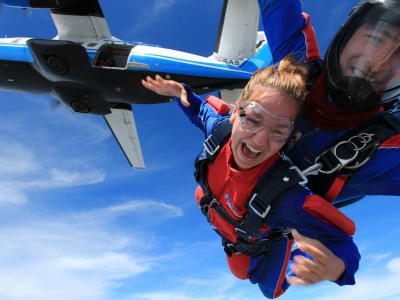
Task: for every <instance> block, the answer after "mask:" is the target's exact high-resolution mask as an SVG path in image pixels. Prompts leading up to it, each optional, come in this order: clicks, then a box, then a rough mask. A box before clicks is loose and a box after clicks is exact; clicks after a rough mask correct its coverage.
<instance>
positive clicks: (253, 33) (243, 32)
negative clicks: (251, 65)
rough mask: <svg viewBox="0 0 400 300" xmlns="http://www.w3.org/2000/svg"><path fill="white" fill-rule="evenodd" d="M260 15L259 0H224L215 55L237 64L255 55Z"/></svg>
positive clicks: (229, 62)
mask: <svg viewBox="0 0 400 300" xmlns="http://www.w3.org/2000/svg"><path fill="white" fill-rule="evenodd" d="M259 15H260V11H259V8H258V3H257V0H224V5H223V9H222V14H221V18H220V24H219V32H218V38H217V42H216V44H215V49H214V54H213V56H214V57H215V58H216V59H218V60H220V61H223V62H225V63H227V64H232V65H236V66H237V65H239V64H240V63H241V62H242V61H243V60H244V59H246V58H250V57H253V56H254V53H255V48H256V40H257V30H258V20H259Z"/></svg>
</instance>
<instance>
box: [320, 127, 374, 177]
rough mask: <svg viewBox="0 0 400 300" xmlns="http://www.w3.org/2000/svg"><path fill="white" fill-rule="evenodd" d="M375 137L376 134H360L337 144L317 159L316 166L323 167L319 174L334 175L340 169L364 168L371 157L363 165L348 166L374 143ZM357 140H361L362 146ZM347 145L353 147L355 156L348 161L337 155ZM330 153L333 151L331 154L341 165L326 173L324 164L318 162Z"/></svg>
mask: <svg viewBox="0 0 400 300" xmlns="http://www.w3.org/2000/svg"><path fill="white" fill-rule="evenodd" d="M373 136H374V134H369V133H365V132H362V133H360V134H358V135H355V136H352V137H351V138H349V139H348V140H347V141H342V142H339V143H337V144H336V145H335V146H334V147H332V148H330V149H328V150H325V151H324V152H322V153H321V154H320V155H319V156H318V157H317V158H316V159H315V164H316V165H317V164H320V165H321V167H320V168H318V172H320V173H322V174H332V173H334V172H336V171H338V170H340V169H342V168H346V169H356V168H358V167H360V166H362V165H363V164H365V163H366V162H367V161H368V160H369V157H367V159H365V160H364V161H362V162H361V163H358V164H357V163H356V164H355V165H354V166H347V165H348V164H350V163H351V162H353V161H354V160H355V159H356V158H357V156H358V154H359V153H360V151H361V150H364V149H365V147H367V145H368V144H369V143H370V142H371V141H372V137H373ZM356 138H358V139H359V142H360V144H361V145H358V144H357V142H356V141H355V139H356ZM347 143H349V144H351V145H352V146H353V151H354V155H353V156H352V157H350V158H347V159H346V158H341V157H339V155H338V153H337V151H338V148H339V147H340V146H341V145H345V144H347ZM328 151H331V152H332V153H333V155H334V156H335V158H336V159H337V160H338V161H339V163H338V164H337V165H336V166H335V167H334V168H333V169H332V170H329V171H325V170H323V169H322V164H321V163H318V161H319V159H320V158H321V156H323V155H325V153H327V152H328Z"/></svg>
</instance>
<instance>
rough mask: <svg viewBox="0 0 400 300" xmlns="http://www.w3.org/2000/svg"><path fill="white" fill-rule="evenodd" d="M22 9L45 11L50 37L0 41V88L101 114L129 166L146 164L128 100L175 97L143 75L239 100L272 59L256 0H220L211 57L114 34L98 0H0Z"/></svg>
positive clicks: (143, 101)
mask: <svg viewBox="0 0 400 300" xmlns="http://www.w3.org/2000/svg"><path fill="white" fill-rule="evenodd" d="M3 4H4V5H7V6H10V7H16V8H22V9H48V10H49V11H50V14H51V17H52V19H53V22H54V24H55V26H56V28H57V32H58V33H57V36H55V37H54V38H53V39H39V38H27V37H24V38H21V37H14V38H10V37H6V38H0V89H3V90H9V91H18V92H26V93H35V94H47V95H51V96H53V97H55V98H56V99H57V100H58V101H60V102H61V103H62V104H64V105H65V106H66V107H67V108H68V109H69V110H71V111H73V112H76V113H81V114H95V115H100V116H103V117H104V119H105V121H106V123H107V125H108V126H109V128H110V130H111V132H112V133H113V135H114V137H115V139H116V140H117V142H118V144H119V145H120V147H121V149H122V151H123V153H124V155H125V156H126V158H127V160H128V162H129V164H130V165H131V166H132V167H135V168H144V167H145V164H144V159H143V154H142V150H141V147H140V142H139V137H138V133H137V129H136V124H135V120H134V116H133V112H132V104H157V103H165V102H171V101H173V99H170V98H169V97H163V96H158V95H155V94H154V93H152V92H150V91H148V90H147V89H145V88H144V87H143V86H142V84H141V80H142V79H144V78H145V77H146V76H152V77H154V76H155V75H156V74H159V75H161V76H162V77H164V78H167V79H172V80H176V81H178V82H182V83H185V84H187V85H188V86H190V87H191V88H192V89H193V90H194V91H195V92H196V93H198V94H206V93H211V92H215V91H221V90H222V92H223V93H224V94H223V97H224V98H226V99H228V98H232V97H236V95H237V93H238V90H240V88H242V87H244V85H245V84H246V83H247V81H248V79H249V78H250V77H251V75H252V74H253V72H255V71H256V70H258V69H259V68H262V67H265V66H268V65H270V64H271V62H272V58H271V54H270V52H269V48H268V44H267V42H266V39H265V35H264V34H263V32H258V20H259V8H258V3H257V0H224V3H223V9H222V12H221V18H220V25H219V34H218V37H217V41H216V44H215V50H214V52H213V53H212V54H211V55H210V56H209V57H203V56H199V55H196V54H192V53H186V52H182V51H177V50H172V49H166V48H161V47H159V46H156V45H148V44H144V43H140V42H134V43H133V42H128V41H123V40H120V39H118V38H116V37H114V36H113V35H112V34H111V32H110V29H109V27H108V25H107V22H106V20H105V18H104V15H103V12H102V9H101V7H100V4H99V1H98V0H84V1H82V0H81V1H79V0H40V1H39V0H3Z"/></svg>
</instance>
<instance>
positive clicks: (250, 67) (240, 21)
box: [212, 0, 273, 103]
mask: <svg viewBox="0 0 400 300" xmlns="http://www.w3.org/2000/svg"><path fill="white" fill-rule="evenodd" d="M259 15H260V9H259V7H258V2H257V0H224V5H223V9H222V14H221V18H220V24H219V32H218V37H217V42H216V44H215V49H214V53H213V55H212V57H213V58H215V59H217V60H219V61H222V62H224V63H225V64H228V65H231V66H233V67H236V68H238V69H240V70H244V71H247V72H255V71H256V70H258V69H260V68H263V67H267V66H269V65H270V64H272V62H273V61H272V55H271V53H270V50H269V47H268V43H267V41H266V38H265V34H264V32H263V31H258V25H259ZM241 91H242V89H234V90H222V91H221V93H220V95H221V97H222V99H223V100H225V101H226V102H228V103H234V102H235V101H236V100H237V99H238V97H239V96H240V93H241Z"/></svg>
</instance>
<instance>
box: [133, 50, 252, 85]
mask: <svg viewBox="0 0 400 300" xmlns="http://www.w3.org/2000/svg"><path fill="white" fill-rule="evenodd" d="M134 61H135V62H137V63H142V64H147V65H148V66H149V70H150V71H153V72H165V73H177V74H187V75H195V76H207V77H224V78H235V79H248V78H250V76H251V75H252V72H254V71H255V70H251V71H250V70H241V69H240V68H237V67H234V66H229V65H225V64H215V63H206V62H198V61H193V60H186V59H181V58H173V57H168V56H163V55H156V54H151V55H138V54H133V55H131V57H130V58H129V62H134ZM129 69H130V70H137V69H138V68H134V67H132V68H129ZM139 69H141V70H142V68H139Z"/></svg>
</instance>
